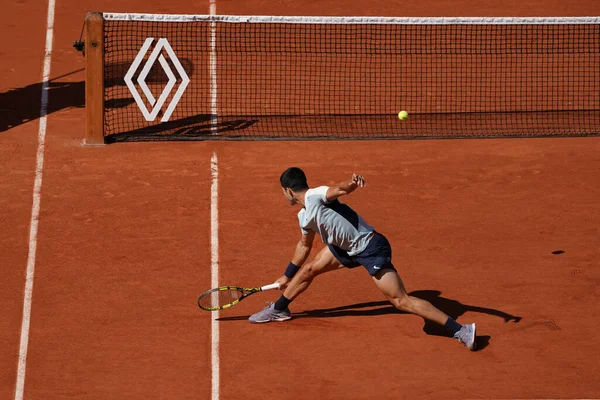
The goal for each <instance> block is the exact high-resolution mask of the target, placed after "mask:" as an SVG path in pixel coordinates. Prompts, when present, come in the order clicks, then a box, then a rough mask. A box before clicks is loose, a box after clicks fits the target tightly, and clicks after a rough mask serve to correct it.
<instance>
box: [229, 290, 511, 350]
mask: <svg viewBox="0 0 600 400" xmlns="http://www.w3.org/2000/svg"><path fill="white" fill-rule="evenodd" d="M409 295H410V296H414V297H418V298H420V299H423V300H427V301H428V302H430V303H431V304H433V305H434V306H435V307H436V308H438V309H439V310H441V311H443V312H444V313H446V314H447V315H449V316H451V317H452V318H454V319H458V318H459V317H460V316H462V315H463V314H465V313H466V312H469V311H470V312H478V313H482V314H488V315H494V316H497V317H499V318H502V319H503V320H504V322H510V321H512V322H514V323H518V322H520V321H521V317H518V316H515V315H511V314H508V313H505V312H504V311H500V310H496V309H493V308H487V307H481V306H475V305H468V304H462V303H460V302H459V301H457V300H453V299H448V298H446V297H442V296H441V292H440V291H438V290H416V291H413V292H410V293H409ZM386 314H405V312H403V311H400V310H398V309H396V308H395V307H394V306H392V305H391V304H390V303H389V302H388V301H371V302H367V303H358V304H351V305H347V306H341V307H334V308H323V309H315V310H307V311H303V312H300V313H294V314H293V317H294V318H296V319H298V318H339V317H366V316H377V315H386ZM248 317H249V316H235V317H222V318H219V319H218V320H219V321H239V320H246V319H248ZM459 322H466V321H459ZM468 322H470V321H468ZM423 331H424V332H425V333H426V334H428V335H433V336H445V337H452V334H450V333H449V332H448V331H446V329H445V328H444V327H443V326H440V325H438V324H436V323H434V322H431V321H425V325H424V326H423ZM489 341H490V336H477V349H479V350H481V349H484V348H485V347H487V345H488V344H489Z"/></svg>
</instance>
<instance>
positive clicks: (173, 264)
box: [0, 0, 600, 399]
mask: <svg viewBox="0 0 600 400" xmlns="http://www.w3.org/2000/svg"><path fill="white" fill-rule="evenodd" d="M213 5H214V6H215V7H216V13H217V14H223V15H228V14H231V15H234V14H237V15H256V14H260V15H331V16H353V15H373V16H432V17H434V16H465V17H468V16H598V15H600V4H598V3H597V2H593V1H581V2H577V3H574V4H567V3H565V2H559V1H555V0H545V1H543V0H539V1H535V2H530V3H527V4H526V3H524V2H513V1H509V0H503V1H499V2H496V3H494V4H489V5H483V4H481V3H478V2H472V3H470V2H464V1H460V2H442V1H428V2H421V3H417V2H414V3H412V4H406V3H402V2H396V1H372V2H364V1H351V2H346V4H344V5H342V4H341V3H335V2H312V1H304V2H291V1H279V2H267V1H258V0H255V1H246V2H240V1H224V0H223V1H221V2H219V1H216V2H213ZM209 7H210V4H209V2H205V3H203V4H200V3H194V4H190V3H189V2H183V1H179V0H176V1H174V2H171V3H170V4H169V5H158V4H154V5H153V4H149V3H147V2H146V3H142V2H138V1H134V2H128V3H127V4H124V3H123V2H116V1H108V2H101V3H93V4H92V3H89V2H88V3H86V2H75V1H73V0H56V3H55V7H54V8H53V11H54V12H53V17H54V20H53V21H54V23H53V25H52V33H53V41H52V51H51V59H50V60H51V63H50V64H49V65H48V66H47V67H48V68H49V78H50V80H49V83H48V103H47V107H48V109H47V116H46V118H44V119H41V118H40V109H41V107H42V102H41V100H40V98H41V89H42V81H43V75H44V59H45V40H46V34H47V31H48V30H47V19H48V3H47V2H43V3H42V4H36V3H31V2H23V1H18V0H9V1H8V2H6V4H4V5H3V11H5V15H4V18H5V21H6V22H5V23H4V24H3V26H2V28H1V29H2V33H3V37H4V40H2V43H1V44H0V54H1V55H2V59H3V61H4V62H3V63H2V64H1V65H0V71H1V72H2V73H1V74H0V98H1V107H0V108H1V109H0V112H1V113H2V114H1V116H2V121H1V122H2V123H1V124H0V165H1V167H2V168H1V172H0V210H1V211H0V225H1V226H2V229H1V230H0V266H1V268H2V276H3V284H2V290H1V291H0V293H1V300H2V301H0V312H1V315H2V318H0V343H2V345H0V398H1V399H13V398H25V399H66V398H75V399H142V398H143V399H210V398H212V399H219V398H220V399H234V398H240V397H243V398H249V399H401V398H402V399H427V398H440V397H460V398H472V399H549V398H552V399H558V398H560V399H575V398H578V399H579V398H600V383H599V379H598V376H600V363H599V362H598V360H599V359H600V350H599V349H600V333H599V328H600V323H599V322H598V321H599V319H600V306H599V304H600V302H598V295H599V294H600V292H599V289H598V286H599V284H600V250H599V248H600V246H599V244H600V229H599V226H600V203H599V202H598V196H599V193H600V179H598V178H599V171H600V141H599V139H598V137H573V138H528V139H522V138H519V139H516V138H505V139H456V140H414V141H408V140H379V141H365V140H361V141H352V140H345V141H245V142H240V141H230V142H225V141H194V142H151V143H147V142H142V143H115V144H110V145H107V146H103V147H84V146H82V141H83V138H84V137H85V109H84V106H85V102H84V99H85V97H84V91H85V84H84V79H85V62H84V58H83V57H82V56H81V54H80V53H78V52H76V51H75V50H74V49H73V47H72V44H73V41H74V40H76V39H78V38H79V35H80V31H81V26H82V22H83V20H84V17H85V14H86V12H88V11H106V12H132V13H134V12H144V13H176V14H208V13H209ZM46 72H48V69H47V70H46ZM43 122H45V123H46V125H42V126H41V125H40V124H43ZM599 123H600V122H599ZM44 129H45V130H44ZM42 131H44V132H45V138H44V142H43V143H44V147H42V148H41V154H43V164H42V165H39V162H40V157H39V155H38V151H39V150H40V146H39V143H40V141H39V133H40V132H42ZM215 157H216V160H218V161H217V162H218V181H217V182H218V196H217V199H216V200H217V202H216V203H215V202H214V200H215V199H214V197H213V195H214V193H215V192H214V181H215V180H214V175H213V173H214V166H215V163H214V161H215ZM211 160H212V161H211ZM36 163H38V164H36ZM290 165H297V166H299V167H302V168H303V169H304V170H305V171H306V173H307V175H308V178H309V184H311V185H318V184H331V183H334V182H336V181H339V180H342V179H345V178H347V177H349V176H350V175H351V174H352V172H355V171H356V172H360V173H361V174H363V175H364V176H365V178H366V179H367V182H368V186H367V187H366V188H364V189H362V190H359V191H357V192H355V193H354V194H352V196H351V197H349V198H348V199H346V201H347V202H348V203H349V204H351V205H352V206H353V207H354V209H355V210H357V211H358V212H359V213H361V215H363V216H364V217H365V219H366V220H367V221H368V222H369V223H370V224H372V225H374V226H375V227H376V229H377V230H379V231H381V232H382V233H384V234H385V235H386V236H387V237H388V238H389V240H390V242H391V243H392V246H393V248H394V264H395V266H396V268H397V269H398V271H399V273H400V275H401V276H402V278H403V280H404V283H405V285H406V289H407V290H408V292H409V293H412V294H414V295H415V296H418V297H422V298H425V299H427V300H429V301H431V302H432V303H433V304H434V305H437V306H438V307H439V308H440V309H441V310H442V311H445V312H446V313H448V314H450V315H452V316H455V317H457V318H458V322H461V323H467V322H476V323H477V326H478V335H479V338H478V344H479V345H480V348H481V349H480V351H477V352H469V351H467V350H466V349H465V348H464V347H463V346H462V345H460V344H459V343H457V342H456V341H455V340H451V339H450V338H447V337H444V336H443V335H442V333H441V331H440V330H439V329H436V327H434V326H430V325H429V324H424V322H423V320H422V319H421V318H419V317H415V316H412V315H407V314H401V313H399V312H397V311H396V310H395V309H394V308H393V307H392V306H391V305H390V304H389V303H387V302H386V301H385V299H384V298H383V297H382V295H381V294H380V292H379V291H378V290H377V289H376V287H375V286H374V285H373V283H372V282H371V279H370V278H369V277H368V275H367V274H366V273H365V271H364V270H360V269H354V270H341V271H336V272H333V273H330V274H326V275H323V276H321V277H319V278H317V279H316V280H315V282H314V283H313V285H312V286H311V288H310V289H309V290H308V291H307V292H306V293H305V294H303V295H302V296H300V297H299V298H298V299H297V300H296V301H294V303H293V304H292V306H291V308H292V312H293V313H294V315H295V317H296V318H294V319H292V320H291V321H288V322H285V323H272V324H266V325H260V326H254V325H251V324H249V323H248V322H247V317H248V316H249V315H250V314H252V313H254V312H256V311H258V310H259V309H260V308H261V307H262V306H263V305H264V302H265V301H269V300H274V299H275V298H276V296H278V294H274V293H273V292H269V293H261V294H257V295H255V296H252V297H251V298H249V299H248V300H246V301H244V302H243V303H241V304H239V305H237V306H235V307H233V308H231V309H229V310H224V311H221V312H220V314H219V319H218V321H216V326H218V329H219V336H218V339H219V340H218V356H219V361H218V363H216V362H215V359H214V354H211V353H212V350H213V348H212V346H213V339H212V338H211V335H212V333H214V330H213V329H214V326H215V322H214V321H213V318H214V317H215V314H210V313H207V312H205V311H202V310H200V309H199V308H198V307H197V305H196V298H197V296H198V295H199V294H200V293H202V292H203V291H205V290H207V289H209V288H210V287H211V286H212V282H211V266H212V265H214V261H215V260H214V259H211V254H212V253H211V251H214V250H215V248H214V240H215V231H214V226H211V221H214V218H215V215H214V209H211V205H212V206H213V207H214V205H215V204H216V205H217V207H218V208H217V211H218V234H217V236H216V237H217V239H218V253H217V255H218V266H219V276H218V282H219V284H231V285H242V286H258V285H263V284H266V283H270V282H271V281H272V280H274V279H276V278H277V277H279V276H280V274H281V273H282V271H283V268H284V267H285V266H286V265H287V263H288V262H289V258H290V256H291V254H292V251H293V246H294V245H295V244H296V241H297V239H298V227H297V222H296V215H295V214H296V212H297V210H296V209H293V208H290V207H289V206H288V205H287V204H286V203H285V201H284V199H283V197H282V196H281V192H280V188H279V182H278V178H279V175H280V173H281V172H282V171H283V170H284V169H285V168H287V167H288V166H290ZM36 177H37V178H38V179H39V177H43V179H42V181H41V182H38V183H37V185H39V184H41V186H40V190H39V191H35V190H34V187H36V186H35V185H36ZM211 190H212V191H211ZM32 199H33V206H32ZM36 201H39V214H36V211H35V210H36ZM32 211H33V213H32ZM32 215H38V218H32ZM32 226H34V227H36V228H37V229H35V230H33V231H32V230H31V227H32ZM30 232H34V233H35V235H33V236H31V235H30ZM211 246H212V247H211ZM320 246H321V245H320V244H319V245H318V246H316V248H315V249H313V252H315V251H318V250H319V249H320ZM32 267H34V271H35V273H34V275H33V281H32V282H33V286H32V288H30V289H32V291H31V293H32V297H31V299H27V296H26V293H27V290H28V289H27V288H26V280H27V276H26V275H27V271H31V270H32ZM29 300H30V302H29ZM24 304H25V305H27V304H29V305H30V312H31V313H30V318H29V319H28V321H27V322H28V323H29V324H28V325H27V326H25V324H24V323H23V322H24V321H23V315H24ZM23 329H26V330H27V332H28V340H27V345H28V346H27V348H26V349H25V350H26V351H25V352H24V351H23V350H24V349H23V346H22V343H21V333H22V331H23ZM20 358H21V360H20ZM25 361H26V363H25ZM19 366H22V367H23V368H21V369H19ZM25 366H26V367H25ZM215 368H218V370H216V371H215ZM215 374H216V375H215ZM215 376H217V377H218V385H217V386H216V388H215V386H214V382H215V380H214V379H215ZM19 385H21V386H19Z"/></svg>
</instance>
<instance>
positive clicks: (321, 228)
mask: <svg viewBox="0 0 600 400" xmlns="http://www.w3.org/2000/svg"><path fill="white" fill-rule="evenodd" d="M327 189H328V187H327V186H319V187H317V188H314V189H309V190H307V191H306V194H305V197H304V202H305V203H304V208H302V209H301V210H300V211H299V212H298V221H299V223H300V228H301V229H302V233H303V234H305V235H306V234H308V233H309V231H313V232H316V233H318V234H319V235H321V239H322V240H323V243H326V244H332V245H334V246H337V247H339V248H341V249H343V250H345V251H346V252H347V253H348V255H350V256H354V255H357V254H359V253H360V252H362V251H363V250H364V249H365V248H366V247H367V245H368V244H369V241H370V240H371V237H372V233H373V227H372V226H371V225H369V224H367V223H366V222H365V220H363V219H362V217H361V216H360V215H358V214H357V213H356V212H355V211H354V210H353V209H352V208H350V207H349V206H347V205H346V204H343V203H341V202H340V201H339V200H334V201H332V202H328V201H327V198H326V197H325V195H326V194H327Z"/></svg>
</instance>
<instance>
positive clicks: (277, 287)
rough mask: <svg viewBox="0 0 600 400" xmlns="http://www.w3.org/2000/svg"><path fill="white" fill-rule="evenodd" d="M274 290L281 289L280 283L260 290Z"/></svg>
mask: <svg viewBox="0 0 600 400" xmlns="http://www.w3.org/2000/svg"><path fill="white" fill-rule="evenodd" d="M273 289H279V283H277V282H275V283H271V284H270V285H265V286H262V287H261V288H260V290H273Z"/></svg>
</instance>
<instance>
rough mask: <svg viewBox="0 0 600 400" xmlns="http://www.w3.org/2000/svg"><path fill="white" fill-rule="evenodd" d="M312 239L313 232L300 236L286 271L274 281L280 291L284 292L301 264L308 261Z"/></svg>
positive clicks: (313, 237) (313, 236)
mask: <svg viewBox="0 0 600 400" xmlns="http://www.w3.org/2000/svg"><path fill="white" fill-rule="evenodd" d="M314 239H315V233H314V232H309V233H308V234H306V235H302V238H300V240H299V241H298V244H297V245H296V250H295V251H294V256H293V257H292V262H291V263H290V265H289V266H288V269H286V272H285V274H284V275H283V276H282V277H281V278H279V279H277V280H276V281H275V282H277V283H279V289H280V290H284V289H285V288H286V287H287V285H288V283H289V282H290V281H291V280H292V278H293V277H294V275H295V274H296V272H298V270H299V269H300V267H301V266H302V264H304V262H305V261H306V260H307V259H308V256H309V255H310V250H311V249H312V245H313V241H314Z"/></svg>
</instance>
